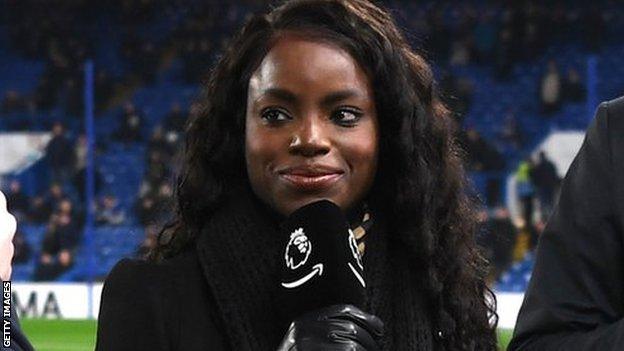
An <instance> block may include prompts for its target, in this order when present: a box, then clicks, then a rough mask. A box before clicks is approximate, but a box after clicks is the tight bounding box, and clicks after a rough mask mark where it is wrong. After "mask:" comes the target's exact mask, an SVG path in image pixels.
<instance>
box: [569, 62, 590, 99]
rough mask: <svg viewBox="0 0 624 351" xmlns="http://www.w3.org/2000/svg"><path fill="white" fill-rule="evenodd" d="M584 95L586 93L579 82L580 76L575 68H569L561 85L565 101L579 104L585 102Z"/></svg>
mask: <svg viewBox="0 0 624 351" xmlns="http://www.w3.org/2000/svg"><path fill="white" fill-rule="evenodd" d="M586 95H587V91H586V89H585V86H584V85H583V82H582V81H581V75H580V74H579V72H578V71H577V70H576V69H575V68H570V69H569V70H568V74H567V76H566V80H565V82H564V84H563V96H564V98H565V99H566V101H571V102H581V101H584V100H585V97H586Z"/></svg>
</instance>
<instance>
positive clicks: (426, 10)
mask: <svg viewBox="0 0 624 351" xmlns="http://www.w3.org/2000/svg"><path fill="white" fill-rule="evenodd" d="M268 2H269V1H262V0H255V1H254V0H245V1H236V2H228V3H227V4H223V3H222V2H217V1H214V0H213V1H163V0H114V1H107V2H94V1H87V0H77V1H69V2H54V4H52V3H41V2H39V1H35V0H26V1H22V0H20V1H17V0H9V1H7V2H6V4H5V7H6V9H7V10H8V11H9V12H10V13H11V16H8V17H7V18H5V19H4V21H5V22H6V25H7V26H6V27H7V29H8V36H9V41H10V43H11V49H12V50H13V51H14V52H15V53H16V54H17V55H19V56H20V57H23V58H26V59H30V60H38V61H41V62H44V69H43V73H42V74H41V76H40V78H39V81H38V84H37V86H36V88H35V89H34V91H32V92H28V93H25V92H19V91H17V90H15V89H11V87H8V89H6V90H4V91H0V118H2V115H3V114H4V115H8V114H15V113H30V114H37V113H45V112H46V111H50V110H53V109H61V110H62V111H63V114H62V115H63V116H66V117H65V120H62V121H58V122H54V123H52V125H49V126H46V129H47V130H49V131H50V132H51V134H52V140H51V141H50V143H49V144H48V147H47V150H46V158H47V161H46V162H47V164H48V168H49V178H50V182H49V186H48V187H47V189H46V190H45V191H44V192H43V193H41V194H37V195H35V196H28V195H26V194H25V193H24V192H23V190H22V184H20V182H19V180H17V179H16V180H12V181H11V182H10V184H9V185H8V187H9V189H8V194H7V195H8V199H9V205H10V206H11V208H10V210H11V211H12V212H13V213H14V214H16V216H17V217H18V220H19V221H20V222H21V223H32V224H37V225H45V226H46V228H47V229H46V233H45V238H44V240H43V244H42V247H41V248H38V249H34V248H30V247H28V244H27V241H26V240H24V238H23V234H21V233H19V232H18V234H17V235H16V245H15V246H16V262H26V261H28V259H29V257H30V255H31V254H32V252H39V251H40V252H41V254H40V257H38V258H37V262H38V266H37V270H36V274H35V275H36V279H40V280H47V279H54V278H56V277H58V276H59V275H60V274H62V273H63V272H64V271H66V270H67V269H69V268H70V267H71V266H72V264H73V261H74V257H75V254H76V250H77V247H78V245H79V243H80V241H81V236H82V227H83V226H84V219H85V203H84V199H85V196H86V194H85V174H86V164H87V140H86V137H85V135H84V134H81V133H80V132H79V131H77V130H67V129H66V127H65V125H67V122H68V120H69V119H72V118H73V119H76V120H79V116H81V115H82V111H83V98H82V94H83V79H82V76H83V63H84V62H85V60H86V59H87V58H94V57H98V56H100V55H101V53H100V52H98V48H99V46H98V45H99V43H100V41H101V36H102V35H112V36H114V37H115V38H118V40H117V39H116V41H115V43H117V44H118V45H116V46H113V47H110V48H108V47H107V49H111V50H113V52H112V53H111V54H110V55H109V56H106V57H113V58H116V59H115V60H117V59H118V60H119V62H120V65H114V66H115V67H109V66H107V65H106V64H104V65H97V66H96V75H95V105H96V112H102V111H105V110H108V109H112V108H115V107H116V106H118V105H121V106H122V107H121V112H120V114H119V115H118V116H116V118H117V121H116V122H118V124H117V123H116V124H117V125H118V126H119V127H118V128H117V129H116V130H115V131H114V132H113V133H112V140H110V141H106V142H115V143H120V144H123V145H128V146H131V145H135V144H142V145H146V148H147V151H146V157H145V169H146V171H145V174H144V177H143V180H142V183H141V186H140V190H139V192H138V194H137V196H136V203H135V204H134V206H133V207H132V208H131V209H130V210H128V209H127V208H124V207H123V206H120V205H119V199H117V198H116V197H115V196H114V195H112V194H110V193H103V192H101V191H97V192H96V202H97V204H96V212H95V213H96V217H95V223H96V225H105V226H119V225H127V224H129V223H132V222H133V220H134V219H136V221H137V222H138V223H139V224H141V225H142V226H144V228H145V240H144V241H143V242H142V243H141V245H140V246H139V247H138V248H137V255H144V254H145V253H146V252H147V251H149V249H150V248H151V247H153V245H154V243H155V236H156V235H157V233H158V230H159V226H158V225H156V223H160V222H162V221H163V218H166V217H167V215H168V213H169V210H170V208H171V205H172V204H171V199H172V195H173V191H174V190H173V188H172V184H173V182H172V172H173V170H172V167H171V165H172V164H175V156H176V151H177V150H178V148H179V144H180V140H181V138H182V133H183V130H184V125H185V122H186V120H187V117H188V114H189V110H190V109H192V106H185V105H182V104H179V103H174V104H173V105H172V106H171V109H170V111H169V112H168V113H167V115H166V117H165V118H164V119H163V121H162V122H161V123H159V124H158V125H156V126H153V127H151V126H150V127H149V128H148V127H147V126H146V123H145V121H146V115H145V112H144V111H143V110H142V108H141V106H136V105H135V104H133V103H132V102H130V100H131V99H130V98H129V97H130V93H131V92H132V91H133V89H136V88H137V87H141V86H149V85H151V84H156V80H157V76H158V72H159V70H161V69H162V68H163V67H166V66H167V65H168V64H170V63H171V62H172V61H174V60H177V61H179V62H181V64H182V77H180V79H181V80H182V83H183V84H193V85H197V84H198V83H200V81H201V79H202V77H203V76H204V75H205V73H206V70H207V69H208V68H209V67H210V66H211V64H212V63H213V62H214V60H215V59H216V57H217V56H218V54H219V52H220V50H221V49H222V48H223V46H224V44H225V41H226V38H227V37H229V36H230V35H231V33H232V31H233V30H234V29H235V28H236V27H238V26H239V24H240V23H241V22H242V21H243V20H244V19H245V18H246V16H247V15H248V14H249V13H250V12H251V11H254V10H255V9H258V8H261V7H263V6H265V5H266V3H268ZM382 3H385V4H386V5H387V6H389V7H390V8H392V9H395V10H397V11H395V13H396V14H397V17H398V20H399V22H401V23H400V24H401V25H402V26H403V27H404V28H405V29H407V30H408V31H409V32H410V33H411V34H410V35H409V36H408V38H409V40H410V41H412V44H413V45H414V46H415V47H417V48H419V50H420V51H422V53H423V54H424V55H425V56H426V57H427V58H428V59H431V60H432V61H433V62H435V64H436V66H437V67H439V71H440V72H439V86H438V89H439V90H440V92H441V93H442V96H443V99H444V102H445V103H446V104H447V106H449V107H450V109H451V110H452V111H453V113H454V116H455V119H456V121H457V124H458V126H459V127H460V128H458V140H459V142H460V143H461V145H462V146H463V148H464V151H465V153H466V166H467V168H468V170H469V171H470V172H503V171H506V170H507V171H509V170H510V169H514V168H516V165H511V164H508V160H506V158H505V155H504V154H503V152H502V151H501V150H500V145H501V143H502V144H504V145H508V146H510V147H511V148H512V149H514V150H518V151H520V150H522V149H523V148H524V147H525V145H526V140H527V136H526V132H525V131H524V130H523V129H522V123H520V122H519V119H520V118H522V116H517V115H516V113H517V112H515V111H513V110H509V111H508V113H506V114H505V115H502V116H500V125H501V128H500V134H499V135H497V136H495V137H492V136H489V137H485V136H483V135H482V134H481V133H480V132H479V130H478V129H477V128H476V127H474V126H471V125H466V123H464V117H465V115H466V114H467V113H468V112H469V111H470V109H471V106H472V104H473V100H474V87H475V84H476V82H474V81H473V80H472V79H470V78H468V77H464V76H461V75H457V74H456V73H454V70H453V68H454V67H462V66H468V65H479V66H482V67H489V68H491V69H492V76H493V77H494V78H495V79H497V80H500V81H503V82H504V81H505V80H508V79H509V78H510V77H511V76H512V72H513V70H514V67H515V66H516V65H518V64H519V63H521V62H532V61H534V60H536V59H537V58H538V57H540V55H542V54H543V52H544V51H545V50H546V49H547V48H548V47H549V46H550V45H553V44H554V43H558V44H561V43H566V42H570V41H578V40H579V38H581V44H582V46H583V47H584V49H585V50H587V51H596V50H598V49H599V48H600V46H601V45H603V40H602V38H603V37H604V33H605V31H606V30H607V29H608V27H609V23H610V22H611V21H613V20H614V16H615V13H614V12H612V11H609V8H610V7H609V6H610V5H609V4H611V3H610V2H607V3H606V4H603V6H600V7H598V6H593V5H592V4H588V3H586V2H582V1H572V2H570V4H572V5H570V4H568V5H569V6H566V5H565V4H564V2H555V3H554V4H552V3H551V2H539V1H520V2H500V3H488V4H487V5H485V8H484V5H483V4H474V3H473V2H461V3H460V2H456V1H424V2H413V1H398V0H393V1H392V0H390V1H382ZM399 10H400V11H399ZM111 24H113V25H112V26H111ZM103 33H104V34H103ZM536 62H537V61H536ZM581 70H582V67H566V69H565V70H562V68H560V67H559V65H558V63H557V61H556V60H554V59H552V60H550V61H549V62H547V63H546V64H545V65H543V67H541V72H542V75H541V79H540V81H539V82H537V84H538V85H539V87H538V92H539V96H536V101H539V106H540V107H541V109H540V111H541V113H542V114H543V116H544V117H545V118H548V116H550V115H552V114H553V113H555V112H556V111H558V110H559V109H561V107H562V106H564V105H565V104H566V103H576V102H581V101H583V100H584V99H585V97H586V87H585V82H584V81H583V78H582V77H583V74H582V73H581V72H582V71H581ZM32 121H33V120H32V119H26V118H24V119H21V120H20V122H19V123H18V124H16V125H15V124H14V125H10V126H8V128H9V129H11V130H30V129H31V128H32V127H33V125H32V123H33V122H32ZM99 147H105V146H102V145H98V148H99ZM99 151H100V150H99V149H96V152H99ZM96 157H97V153H96ZM95 178H96V189H99V188H100V185H101V183H102V179H101V178H102V175H101V174H99V173H97V172H96V174H95ZM516 178H517V179H518V184H519V185H518V193H519V194H520V198H521V203H522V209H523V210H522V211H523V212H522V215H521V217H522V218H521V221H520V222H517V221H514V220H513V219H512V218H511V216H510V214H509V210H508V209H507V208H506V207H505V206H504V205H502V204H501V199H500V198H498V197H497V195H492V199H487V201H486V203H487V204H488V206H489V210H486V211H484V212H483V213H482V222H483V223H484V228H489V229H487V230H485V231H484V233H488V234H484V235H482V237H481V238H480V240H481V241H482V242H483V245H484V247H485V250H486V253H487V256H488V257H490V259H491V260H492V262H494V263H495V267H496V268H495V270H494V273H493V277H494V278H493V279H495V277H496V276H498V275H499V274H500V272H502V271H504V270H505V269H506V267H508V265H509V264H510V262H511V260H512V256H513V254H512V251H513V248H514V247H517V246H518V242H519V241H521V240H520V239H518V238H522V237H523V235H524V237H527V238H530V240H526V242H528V243H529V244H526V245H525V246H526V247H527V248H528V249H530V247H532V246H533V245H534V243H535V240H536V239H535V238H536V237H537V235H538V233H539V232H540V230H541V228H543V223H544V221H545V219H546V218H547V216H548V213H549V211H550V210H551V208H552V206H553V201H554V199H555V197H556V195H555V194H556V191H557V187H558V182H559V178H558V176H556V170H555V171H553V165H552V162H551V161H549V160H548V159H547V158H546V156H545V155H541V156H540V157H539V159H536V160H532V159H530V158H529V159H527V160H526V161H523V162H521V163H520V165H519V166H518V167H517V171H516ZM492 188H493V189H494V190H493V193H498V190H497V189H498V188H500V184H494V185H493V186H492ZM486 197H489V196H486ZM536 214H537V215H536ZM492 235H493V236H495V239H492V238H491V236H492Z"/></svg>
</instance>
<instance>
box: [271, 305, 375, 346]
mask: <svg viewBox="0 0 624 351" xmlns="http://www.w3.org/2000/svg"><path fill="white" fill-rule="evenodd" d="M383 333H384V331H383V322H382V321H381V320H380V319H379V318H377V317H375V316H373V315H371V314H368V313H366V312H363V311H362V310H360V309H358V308H357V307H355V306H353V305H333V306H329V307H325V308H322V309H320V310H316V311H312V312H308V313H306V314H304V315H302V316H301V317H299V318H297V319H295V320H294V321H293V322H292V324H291V325H290V327H289V328H288V332H287V333H286V336H285V337H284V340H282V343H281V345H280V346H279V347H278V349H277V351H321V350H323V351H347V350H349V351H351V350H355V351H378V350H380V349H381V345H380V342H381V338H382V337H383Z"/></svg>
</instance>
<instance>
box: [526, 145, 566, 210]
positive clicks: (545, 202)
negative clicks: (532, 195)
mask: <svg viewBox="0 0 624 351" xmlns="http://www.w3.org/2000/svg"><path fill="white" fill-rule="evenodd" d="M529 177H530V179H531V183H533V185H534V186H535V190H536V193H537V198H538V200H539V204H540V212H541V216H542V218H544V219H545V218H548V216H550V212H551V211H552V206H553V202H554V201H555V193H556V192H557V188H558V186H559V181H560V179H559V175H558V174H557V167H556V166H555V164H554V163H553V162H552V161H551V160H550V159H548V157H546V153H545V152H544V151H541V152H540V153H539V156H538V160H537V163H535V164H534V165H533V167H532V168H531V169H530V170H529Z"/></svg>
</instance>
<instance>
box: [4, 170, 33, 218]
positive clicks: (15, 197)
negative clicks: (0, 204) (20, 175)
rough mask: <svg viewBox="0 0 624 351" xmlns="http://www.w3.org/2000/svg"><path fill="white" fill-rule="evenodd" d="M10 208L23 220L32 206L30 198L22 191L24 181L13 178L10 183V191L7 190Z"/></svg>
mask: <svg viewBox="0 0 624 351" xmlns="http://www.w3.org/2000/svg"><path fill="white" fill-rule="evenodd" d="M7 202H8V210H9V212H11V213H12V214H13V216H15V218H16V219H17V220H18V221H19V222H21V221H23V220H24V219H25V218H26V216H27V214H28V211H29V208H30V198H29V197H28V195H26V194H24V192H23V191H22V183H20V181H19V180H17V179H13V180H12V181H11V182H10V183H9V191H8V192H7Z"/></svg>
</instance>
